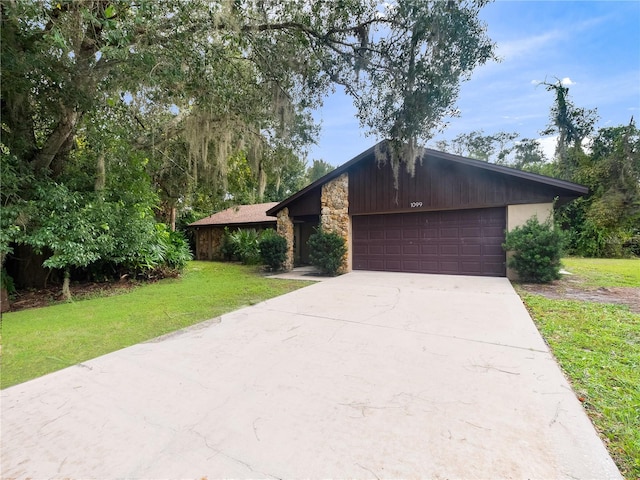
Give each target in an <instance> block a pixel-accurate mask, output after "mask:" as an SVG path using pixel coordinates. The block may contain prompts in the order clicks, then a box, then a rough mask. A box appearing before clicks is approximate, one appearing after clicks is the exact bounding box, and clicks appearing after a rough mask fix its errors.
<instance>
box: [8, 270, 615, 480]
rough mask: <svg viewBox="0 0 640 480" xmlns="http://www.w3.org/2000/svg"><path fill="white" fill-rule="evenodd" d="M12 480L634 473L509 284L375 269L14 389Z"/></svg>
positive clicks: (608, 475)
mask: <svg viewBox="0 0 640 480" xmlns="http://www.w3.org/2000/svg"><path fill="white" fill-rule="evenodd" d="M274 281H277V280H274ZM2 476H3V478H14V477H17V478H38V479H40V478H73V479H76V478H172V479H173V478H191V479H202V478H207V479H209V480H211V479H214V478H282V479H286V478H431V479H444V478H448V479H451V478H527V479H532V478H554V479H556V478H571V479H575V478H598V479H603V478H620V475H619V472H618V470H617V469H616V467H615V465H614V464H613V462H612V460H611V458H610V457H609V455H608V454H607V452H606V450H605V448H604V446H603V444H602V443H601V441H600V440H599V439H598V437H597V435H596V433H595V431H594V428H593V426H592V425H591V423H590V422H589V420H588V419H587V417H586V415H585V414H584V412H583V410H582V407H581V405H580V403H579V402H578V400H577V399H576V398H575V396H574V394H573V393H572V391H571V389H570V387H569V386H568V384H567V382H566V380H565V379H564V377H563V376H562V374H561V372H560V370H559V368H558V367H557V365H556V363H555V362H554V360H553V358H552V357H551V355H550V354H549V351H548V349H547V347H546V345H545V344H544V342H543V340H542V339H541V337H540V336H539V334H538V332H537V331H536V329H535V327H534V325H533V323H532V321H531V319H530V318H529V315H528V314H527V311H526V310H525V308H524V307H523V305H522V303H521V302H520V300H519V298H518V296H517V295H516V294H515V292H514V291H513V289H512V287H511V285H510V284H509V282H508V281H507V280H506V279H503V278H474V277H453V276H442V275H414V274H394V273H373V272H354V273H350V274H348V275H344V276H342V277H338V278H335V279H331V280H328V281H325V282H321V283H317V284H314V285H312V286H310V287H307V288H304V289H302V290H299V291H296V292H293V293H291V294H288V295H284V296H282V297H279V298H276V299H272V300H269V301H267V302H264V303H261V304H259V305H255V306H253V307H249V308H245V309H242V310H238V311H236V312H233V313H231V314H229V315H225V316H223V317H222V318H221V319H217V320H211V321H209V322H205V323H204V324H201V325H199V326H197V327H195V328H191V329H188V330H186V331H184V332H180V333H177V334H174V335H172V336H167V337H164V338H161V339H158V340H157V341H154V342H149V343H144V344H140V345H135V346H133V347H131V348H127V349H124V350H121V351H118V352H115V353H112V354H109V355H106V356H103V357H100V358H97V359H94V360H91V361H88V362H85V363H84V364H81V365H78V366H75V367H71V368H68V369H66V370H63V371H60V372H57V373H54V374H51V375H48V376H46V377H43V378H40V379H37V380H34V381H31V382H27V383H25V384H22V385H18V386H15V387H12V388H9V389H6V390H4V391H2Z"/></svg>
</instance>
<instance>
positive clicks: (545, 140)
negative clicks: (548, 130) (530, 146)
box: [538, 135, 558, 160]
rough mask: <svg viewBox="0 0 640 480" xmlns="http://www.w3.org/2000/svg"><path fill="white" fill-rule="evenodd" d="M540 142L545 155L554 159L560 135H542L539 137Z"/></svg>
mask: <svg viewBox="0 0 640 480" xmlns="http://www.w3.org/2000/svg"><path fill="white" fill-rule="evenodd" d="M538 142H539V143H540V147H542V151H543V152H544V156H545V157H547V158H548V159H549V160H551V159H553V157H554V155H555V154H556V145H557V144H558V136H557V135H552V136H550V137H541V138H538Z"/></svg>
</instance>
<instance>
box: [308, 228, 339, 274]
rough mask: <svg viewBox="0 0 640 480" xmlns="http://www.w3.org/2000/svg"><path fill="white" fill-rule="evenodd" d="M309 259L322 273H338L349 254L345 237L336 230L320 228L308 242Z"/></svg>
mask: <svg viewBox="0 0 640 480" xmlns="http://www.w3.org/2000/svg"><path fill="white" fill-rule="evenodd" d="M307 245H308V246H309V250H310V252H309V261H310V262H311V264H312V265H314V266H316V267H318V268H319V269H320V271H321V272H322V273H325V274H328V275H336V274H337V273H338V270H339V269H340V267H341V266H342V262H343V261H344V257H345V255H346V254H347V246H346V244H345V241H344V238H342V237H341V236H340V235H338V234H337V233H335V232H325V231H324V230H322V228H318V229H317V230H316V231H315V232H314V233H313V234H311V236H310V237H309V241H308V242H307Z"/></svg>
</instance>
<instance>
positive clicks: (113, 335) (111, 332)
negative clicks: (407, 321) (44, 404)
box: [0, 262, 309, 388]
mask: <svg viewBox="0 0 640 480" xmlns="http://www.w3.org/2000/svg"><path fill="white" fill-rule="evenodd" d="M306 285H309V282H301V281H296V280H279V279H278V280H276V279H269V278H265V277H263V276H261V275H260V274H259V273H258V270H257V268H256V267H246V266H242V265H236V264H230V263H216V262H190V263H189V265H188V267H187V269H186V270H185V272H184V274H183V275H182V277H181V278H178V279H167V280H162V281H160V282H157V283H154V284H150V285H144V286H141V287H139V288H136V289H134V290H131V291H129V292H126V293H122V294H120V295H115V296H109V297H102V298H93V299H90V300H81V301H76V302H72V303H63V304H58V305H53V306H50V307H45V308H36V309H31V310H22V311H18V312H11V313H6V314H4V315H3V316H2V373H1V378H0V387H1V388H6V387H9V386H11V385H15V384H17V383H21V382H24V381H26V380H30V379H32V378H36V377H39V376H41V375H44V374H46V373H50V372H54V371H56V370H60V369H62V368H65V367H68V366H71V365H75V364H77V363H80V362H83V361H85V360H88V359H91V358H95V357H98V356H100V355H104V354H106V353H109V352H113V351H115V350H118V349H120V348H124V347H128V346H130V345H134V344H136V343H139V342H142V341H145V340H149V339H151V338H155V337H157V336H160V335H163V334H166V333H169V332H172V331H175V330H178V329H180V328H184V327H187V326H189V325H193V324H196V323H198V322H201V321H204V320H207V319H210V318H215V317H217V316H219V315H222V314H223V313H226V312H230V311H232V310H236V309H238V308H240V307H243V306H246V305H253V304H255V303H258V302H261V301H263V300H266V299H268V298H272V297H275V296H278V295H282V294H285V293H288V292H291V291H293V290H296V289H298V288H301V287H303V286H306Z"/></svg>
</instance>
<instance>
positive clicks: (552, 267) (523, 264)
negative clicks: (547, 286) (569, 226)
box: [502, 217, 563, 283]
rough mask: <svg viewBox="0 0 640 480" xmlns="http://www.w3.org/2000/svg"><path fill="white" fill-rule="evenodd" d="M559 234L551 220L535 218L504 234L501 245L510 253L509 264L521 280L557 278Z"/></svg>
mask: <svg viewBox="0 0 640 480" xmlns="http://www.w3.org/2000/svg"><path fill="white" fill-rule="evenodd" d="M562 242H563V235H562V232H561V231H560V229H558V228H554V227H553V223H552V222H551V220H547V221H546V222H544V223H540V222H539V221H538V218H537V217H532V218H530V219H529V220H527V223H525V224H524V225H522V226H520V227H516V228H514V229H513V230H512V231H510V232H508V233H507V236H506V241H505V243H504V244H503V245H502V247H503V248H504V249H505V250H506V251H511V252H513V256H512V257H511V258H510V259H509V267H511V268H513V269H514V270H515V271H516V272H517V273H518V277H519V278H520V280H522V281H524V282H534V283H549V282H551V281H553V280H557V279H558V278H560V257H561V255H562Z"/></svg>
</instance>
